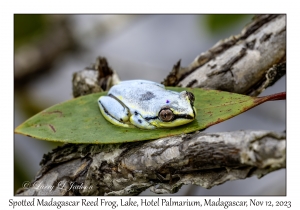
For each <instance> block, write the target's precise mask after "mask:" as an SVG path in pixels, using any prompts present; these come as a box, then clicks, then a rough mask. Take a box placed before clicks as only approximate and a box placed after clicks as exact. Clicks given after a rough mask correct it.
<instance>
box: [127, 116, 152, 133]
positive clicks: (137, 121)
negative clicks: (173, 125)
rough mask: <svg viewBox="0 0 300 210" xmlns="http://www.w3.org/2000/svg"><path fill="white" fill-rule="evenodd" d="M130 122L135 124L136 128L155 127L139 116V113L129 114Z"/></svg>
mask: <svg viewBox="0 0 300 210" xmlns="http://www.w3.org/2000/svg"><path fill="white" fill-rule="evenodd" d="M130 122H131V124H133V125H135V126H136V127H138V128H143V129H155V128H156V127H155V126H154V125H151V124H150V123H149V122H148V121H146V120H145V119H144V118H142V117H141V115H139V114H134V115H131V117H130Z"/></svg>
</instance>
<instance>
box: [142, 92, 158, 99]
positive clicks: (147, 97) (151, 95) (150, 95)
mask: <svg viewBox="0 0 300 210" xmlns="http://www.w3.org/2000/svg"><path fill="white" fill-rule="evenodd" d="M154 97H155V95H154V94H153V93H152V92H150V91H147V92H146V93H144V94H142V95H141V97H140V100H141V101H149V100H150V99H152V98H154Z"/></svg>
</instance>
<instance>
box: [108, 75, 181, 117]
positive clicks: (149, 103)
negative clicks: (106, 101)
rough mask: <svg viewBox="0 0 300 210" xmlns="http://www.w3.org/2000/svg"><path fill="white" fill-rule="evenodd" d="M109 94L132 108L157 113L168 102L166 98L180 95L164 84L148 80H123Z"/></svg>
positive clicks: (132, 109)
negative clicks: (167, 88)
mask: <svg viewBox="0 0 300 210" xmlns="http://www.w3.org/2000/svg"><path fill="white" fill-rule="evenodd" d="M108 94H112V95H113V96H114V97H117V98H118V99H119V100H120V101H122V102H123V103H124V104H125V105H126V106H127V107H128V108H129V109H130V110H131V112H134V110H138V111H143V112H145V113H149V114H150V113H156V112H158V110H160V108H161V106H162V105H164V104H165V103H166V98H170V97H171V98H172V97H178V93H176V92H173V91H169V90H166V89H165V87H164V86H163V85H162V84H159V83H155V82H151V81H146V80H131V81H123V82H121V83H119V84H118V85H115V86H113V87H112V88H111V89H110V91H109V92H108Z"/></svg>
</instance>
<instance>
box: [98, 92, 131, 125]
mask: <svg viewBox="0 0 300 210" xmlns="http://www.w3.org/2000/svg"><path fill="white" fill-rule="evenodd" d="M98 105H99V108H100V111H101V113H102V115H103V116H104V118H105V119H106V120H107V121H109V122H111V123H112V124H114V125H118V126H122V127H127V128H128V127H133V126H130V125H129V124H127V123H129V112H128V109H127V108H126V107H124V106H123V105H122V104H120V103H119V102H118V101H117V100H116V99H114V98H112V97H110V96H101V97H100V98H99V99H98Z"/></svg>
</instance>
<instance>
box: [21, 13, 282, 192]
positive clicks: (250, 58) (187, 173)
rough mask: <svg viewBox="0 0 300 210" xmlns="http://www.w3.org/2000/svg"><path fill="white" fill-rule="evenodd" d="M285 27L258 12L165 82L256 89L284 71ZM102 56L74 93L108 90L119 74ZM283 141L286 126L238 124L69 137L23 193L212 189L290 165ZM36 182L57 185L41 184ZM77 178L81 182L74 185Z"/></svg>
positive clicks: (249, 91) (77, 77) (80, 79)
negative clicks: (149, 135) (132, 138)
mask: <svg viewBox="0 0 300 210" xmlns="http://www.w3.org/2000/svg"><path fill="white" fill-rule="evenodd" d="M271 29H272V30H271ZM285 32H286V31H285V16H284V15H260V16H257V17H256V18H254V19H253V22H252V23H250V24H249V25H248V26H247V27H246V28H245V29H244V30H243V31H242V33H241V34H240V35H237V36H235V37H231V38H229V39H227V40H225V41H221V42H219V43H217V44H216V45H215V46H214V47H213V48H211V49H210V50H209V51H207V52H205V53H203V54H201V55H200V56H198V57H197V58H196V60H195V61H194V62H193V63H192V64H190V65H189V66H188V67H186V68H181V67H180V62H178V63H177V64H176V65H175V66H174V68H173V70H172V72H171V73H170V75H169V76H168V77H167V78H166V79H165V81H164V84H165V85H180V86H191V87H205V88H211V89H222V90H227V91H231V92H237V93H244V94H250V95H257V94H259V93H260V92H261V91H263V90H264V89H265V88H267V87H268V86H270V85H272V84H274V83H275V82H276V81H277V80H278V79H279V78H280V77H281V76H282V75H284V74H285V34H286V33H285ZM97 63H98V64H99V65H94V66H93V67H91V68H88V69H86V70H83V71H81V72H78V73H76V74H75V75H74V77H73V90H75V92H76V94H75V93H74V96H79V95H85V94H89V93H92V92H94V91H99V90H108V89H109V88H110V86H111V85H113V84H114V83H115V81H117V79H116V78H117V76H116V74H115V72H113V71H110V70H109V69H110V68H109V66H108V63H107V62H106V60H105V59H103V58H98V60H97ZM99 75H102V76H101V77H100V76H99ZM103 77H105V78H106V79H105V80H103V79H102V80H101V78H103ZM95 78H98V79H95ZM78 84H79V86H82V87H80V88H78V87H79V86H78ZM86 84H88V87H87V86H86ZM285 143H286V140H285V133H278V132H272V131H234V132H226V133H214V134H206V133H200V132H196V133H193V134H185V135H182V136H173V137H168V138H162V139H157V140H153V141H146V142H145V141H144V142H136V143H124V144H114V145H86V144H66V145H64V146H62V147H58V148H56V149H54V150H53V151H52V152H50V153H49V154H46V155H44V158H43V160H42V162H41V170H40V171H39V173H38V175H37V176H36V178H35V180H34V181H33V182H32V185H31V186H30V187H29V188H28V189H24V188H23V189H20V190H19V191H18V194H19V195H138V194H139V193H140V192H142V191H143V190H145V189H147V188H149V187H151V190H152V191H153V192H155V193H166V192H167V193H174V192H177V191H178V190H179V188H180V186H181V185H183V184H195V185H199V186H202V187H205V188H211V187H212V186H214V185H218V184H221V183H224V182H226V181H228V180H233V179H244V178H246V177H250V176H253V175H257V176H258V177H261V176H263V175H265V174H267V173H270V172H272V171H274V170H278V169H280V168H284V167H285V165H286V164H285V160H286V156H285ZM35 183H43V185H44V186H45V185H46V186H53V187H54V188H53V189H52V190H49V189H37V187H36V186H37V185H34V184H35ZM63 183H65V185H63ZM74 183H75V184H76V185H77V188H79V189H73V188H72V189H69V188H70V187H71V186H73V187H74V185H72V184H74ZM78 185H80V186H78Z"/></svg>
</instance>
